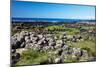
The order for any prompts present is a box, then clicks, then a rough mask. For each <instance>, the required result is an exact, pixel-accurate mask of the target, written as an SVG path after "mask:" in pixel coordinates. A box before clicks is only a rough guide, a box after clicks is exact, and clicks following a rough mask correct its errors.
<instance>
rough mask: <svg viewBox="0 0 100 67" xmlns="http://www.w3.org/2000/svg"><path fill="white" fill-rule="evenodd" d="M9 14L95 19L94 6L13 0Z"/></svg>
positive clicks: (29, 16) (22, 16)
mask: <svg viewBox="0 0 100 67" xmlns="http://www.w3.org/2000/svg"><path fill="white" fill-rule="evenodd" d="M11 16H12V17H21V18H63V19H95V6H84V5H71V4H50V3H40V2H25V1H13V2H12V5H11Z"/></svg>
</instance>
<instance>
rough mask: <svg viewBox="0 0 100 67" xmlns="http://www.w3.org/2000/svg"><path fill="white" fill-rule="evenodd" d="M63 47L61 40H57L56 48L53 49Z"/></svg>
mask: <svg viewBox="0 0 100 67" xmlns="http://www.w3.org/2000/svg"><path fill="white" fill-rule="evenodd" d="M63 46H64V42H63V41H62V40H57V41H56V47H55V48H61V47H63Z"/></svg>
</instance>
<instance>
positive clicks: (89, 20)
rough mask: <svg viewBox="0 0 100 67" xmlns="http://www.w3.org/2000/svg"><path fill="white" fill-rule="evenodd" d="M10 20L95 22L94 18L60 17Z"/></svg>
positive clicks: (16, 19)
mask: <svg viewBox="0 0 100 67" xmlns="http://www.w3.org/2000/svg"><path fill="white" fill-rule="evenodd" d="M11 19H12V21H19V22H36V21H37V22H38V21H42V22H80V21H88V22H95V21H96V20H94V19H62V18H15V17H14V18H11Z"/></svg>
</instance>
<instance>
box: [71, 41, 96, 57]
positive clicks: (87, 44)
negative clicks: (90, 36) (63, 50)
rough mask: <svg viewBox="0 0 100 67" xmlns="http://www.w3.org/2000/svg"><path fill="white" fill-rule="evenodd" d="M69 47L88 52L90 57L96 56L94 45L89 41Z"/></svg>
mask: <svg viewBox="0 0 100 67" xmlns="http://www.w3.org/2000/svg"><path fill="white" fill-rule="evenodd" d="M71 47H79V48H81V49H85V50H87V51H88V54H89V55H90V56H93V57H95V56H96V43H95V42H92V41H90V40H87V41H80V42H77V43H72V45H71Z"/></svg>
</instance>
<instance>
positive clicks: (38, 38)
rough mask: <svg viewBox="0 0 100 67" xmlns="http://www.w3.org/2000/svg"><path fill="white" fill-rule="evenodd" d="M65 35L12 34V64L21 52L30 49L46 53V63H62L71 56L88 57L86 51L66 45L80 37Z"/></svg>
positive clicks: (17, 59) (23, 32)
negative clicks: (47, 56)
mask: <svg viewBox="0 0 100 67" xmlns="http://www.w3.org/2000/svg"><path fill="white" fill-rule="evenodd" d="M65 34H66V33H65ZM65 34H62V35H60V36H59V37H57V36H55V35H54V34H36V33H35V32H28V31H22V32H20V33H16V34H14V35H13V36H11V48H12V49H11V53H12V64H15V63H16V62H17V61H19V60H20V57H21V56H20V54H21V53H22V51H24V50H27V49H30V48H31V49H34V50H38V51H44V52H48V55H49V58H48V63H64V62H65V61H66V60H67V59H68V58H67V57H66V56H67V55H71V56H72V58H73V57H82V56H88V53H87V51H86V50H83V49H81V48H76V47H70V46H69V45H68V44H67V41H71V42H77V41H79V40H81V39H82V37H81V36H67V35H65ZM23 48H24V50H23ZM18 49H20V50H21V49H22V51H21V52H20V50H19V51H18ZM50 51H51V52H50Z"/></svg>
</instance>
